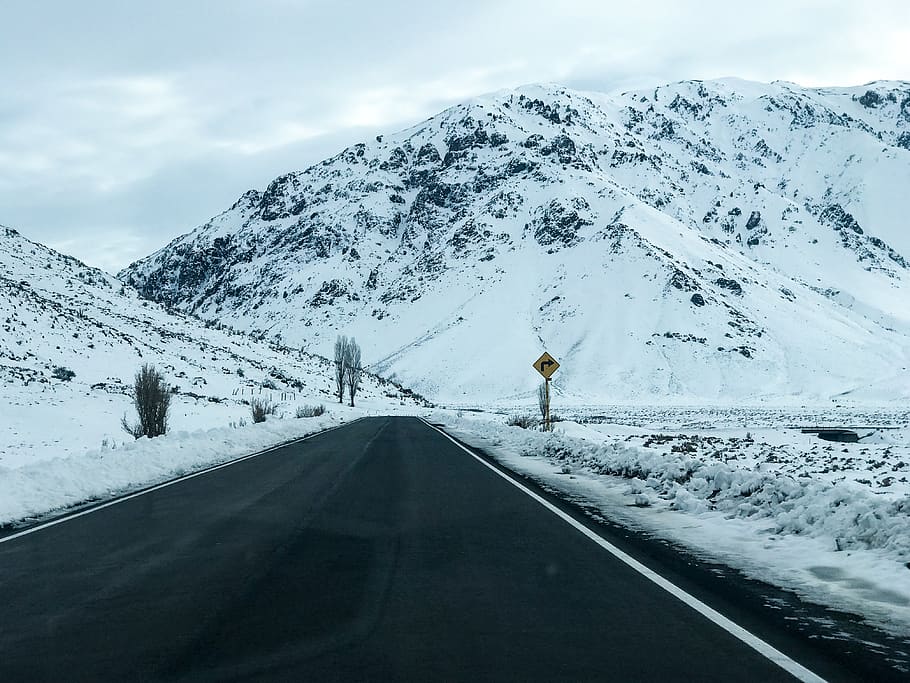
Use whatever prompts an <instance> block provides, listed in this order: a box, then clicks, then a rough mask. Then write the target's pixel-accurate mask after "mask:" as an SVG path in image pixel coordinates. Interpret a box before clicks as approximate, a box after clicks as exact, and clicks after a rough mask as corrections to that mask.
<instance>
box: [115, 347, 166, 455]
mask: <svg viewBox="0 0 910 683" xmlns="http://www.w3.org/2000/svg"><path fill="white" fill-rule="evenodd" d="M133 405H134V406H135V407H136V412H137V413H138V414H139V422H137V423H135V424H132V425H131V424H130V423H129V422H128V421H127V419H126V415H124V416H123V419H122V420H121V421H120V424H121V426H122V427H123V429H124V430H125V431H126V432H127V433H128V434H131V435H132V436H133V437H135V438H137V439H139V438H141V437H143V436H147V437H149V438H154V437H156V436H161V435H163V434H165V433H166V432H167V418H168V412H169V411H170V408H171V392H170V391H169V390H168V387H167V385H166V384H165V383H164V376H163V375H162V374H161V373H160V372H158V370H156V369H155V366H154V365H149V364H148V363H145V364H143V366H142V367H141V368H140V369H139V372H137V373H136V378H135V380H134V382H133Z"/></svg>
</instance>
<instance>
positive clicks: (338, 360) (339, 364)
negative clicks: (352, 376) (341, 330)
mask: <svg viewBox="0 0 910 683" xmlns="http://www.w3.org/2000/svg"><path fill="white" fill-rule="evenodd" d="M349 344H350V342H348V338H347V337H345V336H344V335H339V337H338V339H336V340H335V392H336V395H337V396H338V402H339V403H343V402H344V385H345V376H346V375H345V363H347V359H348V346H349Z"/></svg>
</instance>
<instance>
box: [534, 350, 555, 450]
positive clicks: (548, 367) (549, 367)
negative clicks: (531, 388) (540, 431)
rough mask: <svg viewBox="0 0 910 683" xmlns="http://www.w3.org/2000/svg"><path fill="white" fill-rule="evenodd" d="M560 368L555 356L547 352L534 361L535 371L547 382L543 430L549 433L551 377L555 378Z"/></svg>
mask: <svg viewBox="0 0 910 683" xmlns="http://www.w3.org/2000/svg"><path fill="white" fill-rule="evenodd" d="M558 368H559V363H558V362H557V361H556V359H555V358H553V356H551V355H550V354H549V353H547V352H546V351H544V352H543V355H542V356H541V357H540V358H538V359H537V360H536V361H534V369H535V370H537V372H539V373H540V374H541V375H543V378H544V380H545V382H546V388H545V391H544V396H545V401H546V405H545V406H544V411H543V428H544V431H547V432H549V431H550V429H551V426H552V425H551V423H550V377H552V376H553V373H554V372H556V370H557V369H558Z"/></svg>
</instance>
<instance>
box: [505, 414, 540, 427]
mask: <svg viewBox="0 0 910 683" xmlns="http://www.w3.org/2000/svg"><path fill="white" fill-rule="evenodd" d="M537 422H538V421H537V420H535V419H534V418H533V417H531V416H530V415H510V416H509V419H508V420H506V424H507V425H508V426H509V427H521V428H522V429H531V428H532V427H536V426H537Z"/></svg>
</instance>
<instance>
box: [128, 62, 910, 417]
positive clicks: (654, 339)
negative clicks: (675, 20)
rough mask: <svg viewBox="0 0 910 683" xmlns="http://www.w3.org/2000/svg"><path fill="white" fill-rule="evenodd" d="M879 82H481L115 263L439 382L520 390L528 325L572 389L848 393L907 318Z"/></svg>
mask: <svg viewBox="0 0 910 683" xmlns="http://www.w3.org/2000/svg"><path fill="white" fill-rule="evenodd" d="M904 85H905V84H904ZM902 87H903V86H902V85H901V84H900V83H896V84H892V85H888V86H884V85H876V86H875V87H872V86H861V87H859V88H853V89H849V88H848V89H830V88H827V89H815V88H800V87H799V86H795V85H793V84H788V83H783V82H778V83H773V84H760V83H753V82H749V81H741V80H738V79H728V78H725V79H717V80H712V81H695V80H693V81H682V82H679V83H673V84H667V85H663V86H659V87H657V88H651V89H646V90H636V91H631V92H627V93H623V94H620V95H615V96H608V95H605V94H602V93H586V92H580V91H574V90H571V89H568V88H564V87H562V86H559V85H553V84H548V85H527V86H522V87H520V88H516V89H514V90H508V91H500V92H497V93H493V94H490V95H484V96H481V97H478V98H474V99H472V100H470V101H468V102H465V103H463V104H460V105H456V106H454V107H450V108H449V109H447V110H445V111H443V112H441V113H440V114H439V115H437V116H435V117H433V118H431V119H429V120H427V121H424V122H422V123H420V124H417V125H416V126H413V127H411V128H409V129H407V130H404V131H402V132H401V133H398V134H395V135H388V136H380V137H379V138H377V139H376V140H371V141H367V142H361V143H358V144H355V145H352V146H351V147H348V148H347V149H345V150H343V151H342V152H340V153H339V154H337V155H336V156H334V157H331V158H330V159H327V160H325V161H324V162H322V163H319V164H316V165H314V166H312V167H310V168H308V169H306V170H304V171H300V172H295V173H290V174H286V175H283V176H280V177H278V178H276V179H275V180H274V181H273V182H272V183H270V184H269V186H268V187H267V188H265V190H264V191H262V192H261V193H260V192H256V191H250V192H247V193H245V194H244V195H243V196H242V197H241V198H240V199H239V200H238V201H237V202H236V203H235V204H234V205H233V206H232V207H231V209H229V210H228V211H226V212H225V213H223V214H221V215H220V216H218V217H216V218H214V219H212V220H211V221H209V222H208V223H206V224H205V225H203V226H201V227H200V228H198V229H197V230H195V231H193V232H192V233H190V234H188V235H185V236H183V237H181V238H179V239H178V240H175V241H174V242H173V243H172V244H171V245H169V246H168V247H166V248H165V249H163V250H161V251H159V252H157V253H156V254H154V255H153V256H151V257H149V258H148V259H145V260H143V261H140V262H138V263H136V264H133V265H132V266H130V268H128V269H127V270H126V271H124V273H123V274H122V276H123V277H125V278H128V279H129V281H130V282H132V283H134V284H136V286H137V287H139V288H140V290H141V291H142V292H143V293H144V294H145V295H146V296H148V297H151V298H154V299H156V300H159V301H165V302H167V303H168V304H170V305H173V306H177V307H179V308H181V309H183V310H187V311H192V312H195V313H197V314H200V315H204V316H206V317H214V318H217V319H219V320H223V321H225V322H230V323H231V324H232V325H235V326H239V327H242V328H244V329H250V330H253V331H256V332H257V333H265V332H266V331H267V330H268V331H269V333H271V334H276V333H277V334H280V335H281V338H282V339H284V340H293V343H295V344H301V345H303V346H306V345H310V344H325V343H326V340H327V339H331V338H333V337H334V335H335V334H337V333H342V332H350V333H355V334H356V335H357V337H358V339H362V340H366V341H364V352H365V357H366V356H369V357H370V358H373V359H376V360H375V362H374V367H375V368H376V369H378V370H381V371H383V372H389V373H392V374H394V375H397V376H399V377H401V378H403V379H406V380H407V381H408V382H411V383H415V384H416V387H417V388H418V389H419V390H422V392H423V393H426V394H430V395H433V396H436V397H440V398H443V399H447V398H448V399H450V400H451V399H454V398H459V397H462V396H470V395H474V394H476V393H477V392H481V393H483V395H484V396H487V397H488V398H496V399H502V400H506V399H507V398H508V397H510V396H513V397H514V396H519V395H527V394H529V393H530V392H532V391H533V386H534V381H535V380H534V377H533V376H532V375H528V374H527V373H526V372H524V371H525V368H524V365H525V364H522V363H520V362H518V361H516V358H519V357H524V355H532V356H533V355H535V354H538V355H539V350H540V347H546V348H547V349H548V350H550V351H551V352H552V353H554V355H556V356H557V357H560V356H562V358H561V361H562V359H566V360H567V361H569V362H568V363H564V369H563V370H561V376H560V378H558V379H557V383H556V388H557V390H558V391H563V392H565V393H566V394H571V395H575V396H577V397H578V400H596V399H606V398H611V399H619V398H622V399H625V400H644V398H645V397H652V398H653V397H655V396H666V395H670V396H674V397H676V399H678V400H690V399H691V400H702V399H705V398H711V399H712V400H719V399H720V398H722V397H724V396H726V395H728V394H729V395H743V392H746V393H745V395H749V396H755V395H765V396H777V397H781V396H786V397H790V398H792V397H794V396H806V395H811V396H813V397H815V398H816V399H817V398H820V397H825V396H829V395H832V394H834V393H838V392H840V393H842V392H845V391H848V392H853V394H852V395H856V396H861V395H866V393H869V392H872V393H874V391H873V390H871V389H867V388H864V387H868V386H870V381H872V382H873V384H874V380H875V378H877V377H881V378H882V381H887V378H888V377H889V376H893V375H891V373H892V371H893V366H894V365H895V363H900V362H901V361H900V358H899V355H895V349H907V348H908V347H907V334H908V331H910V327H908V326H910V311H908V307H907V304H906V303H905V302H906V301H910V297H907V296H906V294H907V292H906V291H905V289H906V287H907V284H906V283H907V282H908V261H907V255H908V254H910V237H908V236H907V234H906V231H905V230H904V229H903V218H902V217H903V216H904V215H906V212H907V210H908V209H910V206H907V203H908V199H907V198H906V197H905V193H903V192H901V191H900V189H899V188H900V187H904V186H906V183H907V182H908V181H910V153H908V152H910V89H907V91H906V93H904V92H903V91H902V90H901V88H902ZM869 93H872V94H869ZM794 320H799V321H801V322H800V323H799V324H794V322H793V321H794ZM807 320H808V321H811V329H810V330H806V329H805V326H804V324H803V323H805V322H806V321H807ZM857 335H859V336H857ZM491 339H492V340H496V341H495V343H492V344H491V343H490V342H489V340H491ZM858 339H862V340H863V341H862V344H863V345H864V348H865V349H866V350H865V351H864V354H863V356H862V358H860V357H859V356H856V348H857V340H858ZM602 349H610V350H611V351H610V361H609V362H606V363H604V362H602V361H598V360H597V357H598V354H600V353H601V350H602ZM819 349H821V351H819ZM901 353H902V351H901ZM465 357H467V358H469V359H471V360H470V362H469V363H468V368H467V369H459V368H461V361H459V360H456V359H462V358H465ZM535 357H536V356H535ZM842 357H856V361H855V363H854V364H852V365H851V364H850V363H846V364H845V363H842V362H840V361H839V360H838V359H839V358H842ZM532 360H533V359H532ZM901 367H902V366H901ZM500 371H501V374H498V373H500ZM870 377H872V380H870ZM746 387H748V388H746ZM864 392H866V393H864Z"/></svg>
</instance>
